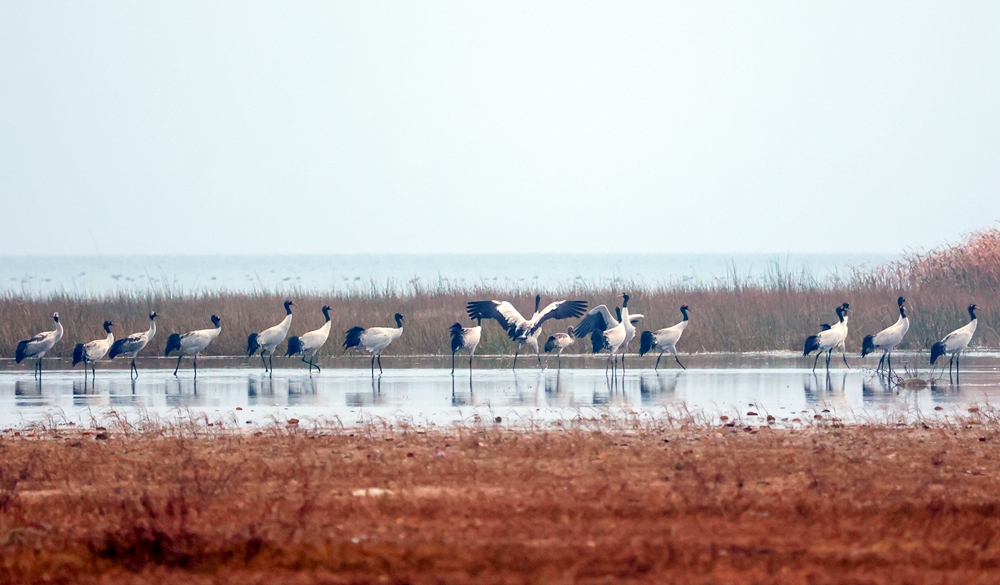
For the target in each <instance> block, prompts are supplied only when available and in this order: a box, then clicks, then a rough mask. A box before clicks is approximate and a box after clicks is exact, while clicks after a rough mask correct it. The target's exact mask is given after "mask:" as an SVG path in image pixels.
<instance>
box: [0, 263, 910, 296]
mask: <svg viewBox="0 0 1000 585" xmlns="http://www.w3.org/2000/svg"><path fill="white" fill-rule="evenodd" d="M893 258H894V256H892V255H889V254H634V255H633V254H487V255H469V254H374V255H273V256H4V257H0V291H3V292H6V293H19V294H29V295H46V294H49V293H53V292H66V293H69V294H73V295H78V296H88V295H100V294H104V293H111V292H116V291H145V290H149V289H155V290H164V289H169V290H170V291H172V292H174V293H178V294H179V293H191V292H201V291H220V290H227V291H275V292H281V291H304V292H313V291H324V292H327V291H335V292H366V291H370V290H372V289H373V288H377V289H380V290H384V289H386V288H395V289H399V290H407V289H410V288H411V287H412V286H413V285H414V284H419V285H420V286H422V287H424V288H428V289H435V288H461V289H465V288H472V287H475V286H490V287H499V288H529V289H532V290H554V289H560V288H568V287H571V286H574V285H586V286H597V287H601V286H614V285H616V284H619V283H629V284H630V285H632V286H639V287H645V288H657V287H664V286H670V285H678V284H688V285H696V284H712V283H719V282H729V281H731V280H732V278H733V276H734V275H735V276H736V277H738V278H739V279H741V280H744V281H746V280H754V281H765V282H766V281H767V280H768V279H770V278H772V277H773V276H774V275H775V273H776V272H778V271H780V272H781V273H789V274H794V275H799V276H801V275H807V276H808V277H810V278H813V279H816V280H818V281H821V282H829V281H831V280H835V279H837V278H841V277H844V276H847V275H849V273H850V271H851V270H852V269H853V268H870V267H873V266H876V265H878V264H881V263H883V262H886V261H889V260H892V259H893Z"/></svg>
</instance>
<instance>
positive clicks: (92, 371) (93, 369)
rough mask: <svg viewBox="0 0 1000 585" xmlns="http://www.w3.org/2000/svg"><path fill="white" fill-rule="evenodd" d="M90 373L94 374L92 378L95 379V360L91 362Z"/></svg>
mask: <svg viewBox="0 0 1000 585" xmlns="http://www.w3.org/2000/svg"><path fill="white" fill-rule="evenodd" d="M90 373H91V374H93V375H94V379H95V380H96V379H97V362H91V364H90Z"/></svg>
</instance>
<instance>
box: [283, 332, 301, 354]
mask: <svg viewBox="0 0 1000 585" xmlns="http://www.w3.org/2000/svg"><path fill="white" fill-rule="evenodd" d="M297 353H302V340H301V339H299V337H298V336H297V335H293V336H292V337H289V338H288V349H287V350H285V357H291V356H293V355H295V354H297Z"/></svg>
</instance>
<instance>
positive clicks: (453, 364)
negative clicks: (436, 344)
mask: <svg viewBox="0 0 1000 585" xmlns="http://www.w3.org/2000/svg"><path fill="white" fill-rule="evenodd" d="M451 373H452V374H454V373H455V352H451Z"/></svg>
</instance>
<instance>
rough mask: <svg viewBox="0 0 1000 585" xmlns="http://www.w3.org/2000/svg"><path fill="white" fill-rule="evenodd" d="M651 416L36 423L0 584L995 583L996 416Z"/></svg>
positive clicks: (3, 446) (5, 482) (17, 453)
mask: <svg viewBox="0 0 1000 585" xmlns="http://www.w3.org/2000/svg"><path fill="white" fill-rule="evenodd" d="M633 423H634V424H628V422H627V421H626V422H624V423H622V422H619V423H601V424H596V423H595V424H590V425H589V427H588V424H587V423H583V424H582V425H581V427H579V428H575V429H568V430H545V429H531V430H511V429H508V428H505V427H504V426H502V425H495V424H489V423H481V424H478V425H473V426H469V427H464V428H463V427H456V428H450V429H447V430H437V431H431V432H426V433H419V432H416V431H415V430H414V429H412V428H405V427H404V428H395V429H391V428H387V427H380V428H379V427H366V428H360V429H355V430H346V429H334V430H332V431H331V430H323V429H307V428H299V426H298V425H292V426H287V427H285V426H281V427H279V426H275V427H273V428H267V429H263V430H261V431H258V433H257V434H246V433H239V432H235V431H232V430H228V429H219V428H218V427H205V426H198V425H194V424H189V425H186V426H180V427H175V428H173V429H169V428H163V429H160V430H157V429H156V428H155V427H154V428H147V429H145V430H144V431H141V432H131V431H130V432H126V430H127V429H123V428H118V429H114V428H113V429H111V430H90V431H66V430H61V431H52V430H49V431H45V430H39V431H37V432H34V433H27V432H25V431H22V434H21V435H20V436H17V437H13V436H10V435H8V436H5V437H3V438H0V581H2V582H6V583H41V582H46V583H71V582H78V583H124V582H130V583H153V582H156V583H158V584H160V585H167V584H170V583H273V582H294V583H369V582H371V583H385V582H391V583H442V582H448V583H527V582H532V583H535V582H575V583H609V582H636V583H638V582H645V583H664V582H671V583H765V582H766V583H795V584H799V583H802V584H805V583H809V584H817V583H818V584H822V583H876V584H877V583H914V584H919V583H943V582H950V583H993V582H995V581H996V572H997V570H998V568H1000V539H997V538H996V536H997V534H998V530H1000V499H998V495H997V494H998V493H1000V492H998V488H1000V485H998V478H1000V457H998V454H997V451H996V444H997V441H1000V433H998V430H1000V425H998V424H997V422H996V420H995V419H990V420H986V419H985V418H980V415H978V414H973V415H971V418H970V419H969V420H968V421H965V422H964V423H960V424H947V425H941V426H928V425H923V424H918V425H916V426H898V427H896V426H872V427H864V426H856V427H846V428H843V427H840V428H835V427H814V428H809V429H805V430H798V431H788V430H772V429H767V428H753V429H749V428H740V427H738V426H736V427H726V426H716V425H708V424H691V423H685V422H683V421H674V422H673V423H669V422H663V421H646V422H644V423H637V422H636V421H633ZM29 435H34V436H29Z"/></svg>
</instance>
